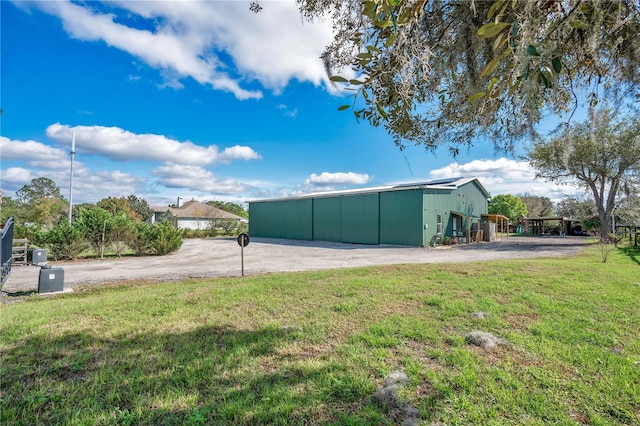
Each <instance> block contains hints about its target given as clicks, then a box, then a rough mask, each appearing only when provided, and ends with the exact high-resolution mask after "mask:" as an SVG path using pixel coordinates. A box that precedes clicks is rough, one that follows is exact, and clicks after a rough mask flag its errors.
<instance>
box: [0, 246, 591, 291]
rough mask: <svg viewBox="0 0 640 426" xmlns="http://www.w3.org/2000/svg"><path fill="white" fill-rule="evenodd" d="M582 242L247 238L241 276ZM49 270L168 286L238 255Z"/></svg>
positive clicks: (192, 253)
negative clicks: (439, 243)
mask: <svg viewBox="0 0 640 426" xmlns="http://www.w3.org/2000/svg"><path fill="white" fill-rule="evenodd" d="M585 242H586V239H585V238H582V237H566V238H560V237H536V238H532V237H509V238H504V239H502V240H501V241H496V242H491V243H477V244H462V245H456V246H447V247H437V248H431V247H428V248H422V247H406V246H391V245H376V246H371V245H362V244H345V243H330V242H321V241H297V240H282V239H269V238H253V239H251V241H250V244H249V245H248V246H247V247H245V248H244V250H243V253H244V256H243V257H244V275H261V274H266V273H277V272H292V271H309V270H320V269H335V268H352V267H360V266H372V265H389V264H410V263H462V262H476V261H490V260H499V259H523V258H533V257H558V256H568V255H572V254H575V253H577V252H579V251H580V250H582V249H583V248H584V245H585ZM49 264H50V265H51V266H52V267H56V268H57V267H59V268H63V270H64V283H65V288H67V287H69V288H73V287H78V286H87V285H95V284H101V283H114V282H124V281H131V280H138V279H144V280H154V281H172V280H184V279H188V278H214V277H237V276H241V250H240V247H239V246H238V243H237V241H236V239H235V238H215V239H214V238H206V239H188V240H185V241H184V243H183V245H182V247H181V248H180V250H178V251H177V252H175V253H172V254H170V255H167V256H146V257H126V258H120V259H103V260H99V259H95V260H94V259H92V260H79V261H64V262H56V261H51V262H49ZM39 273H40V268H39V267H38V266H14V267H13V270H12V272H11V275H10V276H9V278H8V280H7V282H6V283H5V285H4V286H3V288H2V293H1V295H0V299H4V298H6V297H7V295H8V294H14V295H17V294H20V293H25V292H27V293H28V292H33V291H37V289H38V277H39ZM2 302H3V301H2V300H0V303H2ZM5 302H6V301H5Z"/></svg>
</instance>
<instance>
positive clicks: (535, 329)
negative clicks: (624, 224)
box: [0, 247, 640, 425]
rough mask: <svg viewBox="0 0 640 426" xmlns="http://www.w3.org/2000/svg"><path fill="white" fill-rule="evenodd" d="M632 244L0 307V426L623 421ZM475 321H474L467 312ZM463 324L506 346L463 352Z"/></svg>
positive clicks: (637, 363)
mask: <svg viewBox="0 0 640 426" xmlns="http://www.w3.org/2000/svg"><path fill="white" fill-rule="evenodd" d="M639 258H640V251H639V250H637V249H633V248H624V249H621V250H619V251H617V252H615V253H612V255H611V256H610V258H609V261H608V262H607V263H605V264H603V263H601V260H600V258H599V254H598V252H597V249H596V248H595V247H591V248H589V249H588V250H587V251H585V252H584V253H583V254H581V255H578V256H574V257H571V258H561V259H536V260H518V261H501V262H491V263H471V264H457V265H435V264H432V265H398V266H381V267H370V268H357V269H348V270H332V271H321V272H307V273H288V274H274V275H265V276H259V277H245V278H242V279H240V278H228V279H214V280H197V281H196V280H192V281H186V282H180V283H175V282H172V283H148V282H134V283H128V284H125V285H118V286H101V287H94V288H87V289H85V291H76V292H75V293H73V294H68V295H62V296H57V297H40V296H37V295H34V296H30V297H27V298H26V300H25V301H23V302H21V303H13V304H10V305H3V306H0V309H1V312H0V327H1V330H0V332H1V333H0V349H1V351H2V360H1V361H2V362H1V364H0V373H1V375H0V409H1V414H0V424H3V425H5V424H7V425H8V424H12V425H35V424H43V425H51V424H83V425H92V424H97V425H107V424H109V425H115V424H118V425H133V424H135V425H138V424H148V425H158V424H166V425H170V424H175V425H182V424H189V425H201V424H216V425H218V424H234V425H235V424H247V425H248V424H294V425H298V424H340V425H369V424H399V423H400V422H401V420H402V419H401V417H398V416H399V410H398V409H395V410H394V409H393V407H389V406H385V405H384V404H376V403H374V399H373V398H372V395H373V394H374V393H375V392H376V391H378V390H380V389H381V388H382V387H383V386H384V384H383V382H384V380H385V378H386V377H387V376H388V375H389V374H390V373H391V372H394V371H397V370H403V371H404V372H406V374H407V376H408V383H407V384H406V386H405V387H403V388H401V389H400V392H399V397H400V398H401V399H402V401H405V402H407V403H410V404H411V406H413V407H414V408H415V409H417V410H418V411H419V417H420V421H421V422H422V423H424V424H432V423H435V424H451V425H455V424H525V425H536V424H540V425H541V424H592V425H608V424H614V425H616V424H619V425H629V424H638V423H640V414H639V413H640V331H639V330H640V307H639V304H638V301H639V300H640V265H639V264H638V259H639ZM474 312H484V313H486V315H487V317H486V319H478V318H476V317H474V315H473V313H474ZM473 330H481V331H487V332H490V333H493V334H494V335H496V336H498V337H500V338H502V339H505V340H506V341H507V342H508V344H507V345H501V346H496V347H495V348H494V349H491V350H484V349H482V348H479V347H476V346H471V345H470V344H468V343H467V341H466V339H465V337H466V336H467V334H468V333H469V332H471V331H473Z"/></svg>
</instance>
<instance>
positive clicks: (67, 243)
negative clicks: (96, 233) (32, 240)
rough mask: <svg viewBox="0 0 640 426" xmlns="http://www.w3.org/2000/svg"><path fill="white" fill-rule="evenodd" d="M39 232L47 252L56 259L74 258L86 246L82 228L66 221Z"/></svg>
mask: <svg viewBox="0 0 640 426" xmlns="http://www.w3.org/2000/svg"><path fill="white" fill-rule="evenodd" d="M41 234H42V237H41V238H42V241H43V243H44V245H45V246H46V247H47V249H48V250H49V254H50V255H51V257H53V258H54V259H56V260H60V259H62V260H71V259H75V258H76V257H78V256H79V255H80V253H82V252H83V251H84V250H86V249H87V247H88V243H87V241H86V240H85V234H84V232H83V230H82V229H81V228H80V227H78V226H74V225H70V224H69V222H66V221H62V222H60V223H59V224H58V225H56V226H54V227H53V228H51V229H50V230H49V231H47V232H42V233H41ZM36 241H37V239H36Z"/></svg>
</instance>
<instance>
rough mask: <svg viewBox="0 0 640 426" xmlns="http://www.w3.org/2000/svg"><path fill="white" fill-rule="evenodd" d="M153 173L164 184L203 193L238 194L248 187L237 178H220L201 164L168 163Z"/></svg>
mask: <svg viewBox="0 0 640 426" xmlns="http://www.w3.org/2000/svg"><path fill="white" fill-rule="evenodd" d="M153 174H154V175H155V176H157V177H158V183H159V184H161V185H163V186H166V187H168V188H178V189H188V190H192V191H196V192H198V193H201V194H205V193H207V194H237V193H239V192H242V191H244V190H246V189H247V187H246V185H244V184H242V183H240V182H238V181H236V180H233V179H218V178H217V177H216V176H215V175H214V174H213V173H212V172H211V171H209V170H207V169H204V168H202V167H199V166H190V165H180V164H175V163H167V164H164V165H162V166H160V167H157V168H156V169H154V170H153Z"/></svg>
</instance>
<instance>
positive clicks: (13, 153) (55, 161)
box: [0, 136, 69, 169]
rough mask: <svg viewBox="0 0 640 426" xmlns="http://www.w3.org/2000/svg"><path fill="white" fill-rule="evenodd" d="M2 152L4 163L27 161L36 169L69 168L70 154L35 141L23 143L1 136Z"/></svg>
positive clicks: (0, 145)
mask: <svg viewBox="0 0 640 426" xmlns="http://www.w3.org/2000/svg"><path fill="white" fill-rule="evenodd" d="M0 152H2V160H3V161H7V160H19V161H26V162H28V163H29V164H30V165H31V166H34V167H38V166H42V165H46V166H47V167H48V168H51V169H56V168H68V167H69V152H65V151H63V150H61V149H59V148H53V147H51V146H49V145H45V144H43V143H40V142H36V141H33V140H29V141H24V142H23V141H18V140H11V139H9V138H7V137H4V136H0Z"/></svg>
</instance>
